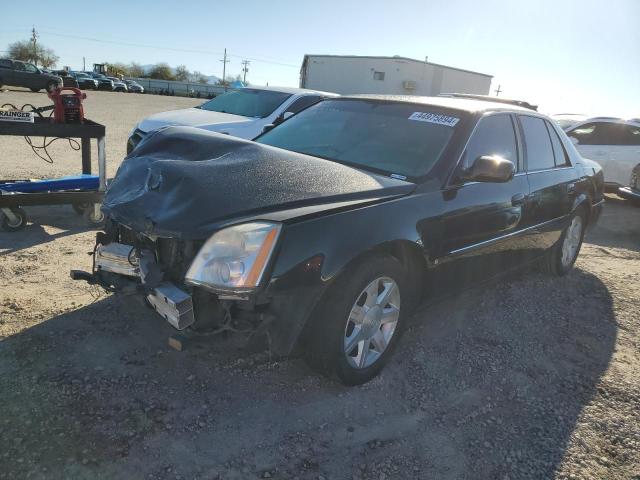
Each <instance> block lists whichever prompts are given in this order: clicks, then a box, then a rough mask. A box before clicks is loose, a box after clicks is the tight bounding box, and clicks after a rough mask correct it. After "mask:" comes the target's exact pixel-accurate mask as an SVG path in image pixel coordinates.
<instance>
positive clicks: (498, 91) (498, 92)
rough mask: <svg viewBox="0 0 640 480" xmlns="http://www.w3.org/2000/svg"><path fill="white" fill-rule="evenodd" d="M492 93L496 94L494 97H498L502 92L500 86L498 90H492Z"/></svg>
mask: <svg viewBox="0 0 640 480" xmlns="http://www.w3.org/2000/svg"><path fill="white" fill-rule="evenodd" d="M494 92H496V97H498V96H500V92H502V89H501V88H500V85H498V88H496V89H495V90H494Z"/></svg>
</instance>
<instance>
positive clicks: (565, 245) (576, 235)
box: [545, 208, 587, 277]
mask: <svg viewBox="0 0 640 480" xmlns="http://www.w3.org/2000/svg"><path fill="white" fill-rule="evenodd" d="M586 225H587V216H586V213H585V211H584V209H582V208H580V209H578V210H576V211H575V212H574V213H573V214H572V215H571V217H570V220H569V224H568V225H567V226H566V227H565V229H564V230H563V232H562V235H561V236H560V239H559V240H558V241H557V242H556V244H555V245H554V246H553V247H551V248H550V249H549V251H548V252H547V256H546V264H545V270H546V272H547V273H549V274H551V275H555V276H558V277H562V276H564V275H566V274H567V273H569V271H570V270H571V269H572V268H573V265H574V263H575V262H576V259H577V258H578V254H579V253H580V247H581V246H582V241H583V239H584V232H585V227H586Z"/></svg>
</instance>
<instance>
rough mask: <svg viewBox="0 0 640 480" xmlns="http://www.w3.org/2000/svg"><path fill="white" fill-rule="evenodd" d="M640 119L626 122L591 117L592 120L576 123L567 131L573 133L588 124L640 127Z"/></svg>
mask: <svg viewBox="0 0 640 480" xmlns="http://www.w3.org/2000/svg"><path fill="white" fill-rule="evenodd" d="M638 120H640V119H631V120H624V119H622V118H616V117H591V118H587V119H585V120H582V121H580V122H578V123H576V124H575V125H571V126H570V127H568V128H567V129H566V130H565V131H567V132H568V131H571V130H575V129H577V128H580V127H582V126H584V125H587V124H588V123H594V122H597V123H613V124H617V125H631V126H632V127H640V121H638Z"/></svg>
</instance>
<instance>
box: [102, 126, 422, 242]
mask: <svg viewBox="0 0 640 480" xmlns="http://www.w3.org/2000/svg"><path fill="white" fill-rule="evenodd" d="M414 188H415V185H414V184H412V183H409V182H405V181H402V180H397V179H393V178H389V177H386V176H381V175H376V174H373V173H368V172H364V171H362V170H358V169H355V168H351V167H348V166H345V165H341V164H339V163H335V162H332V161H329V160H323V159H320V158H316V157H311V156H308V155H303V154H300V153H295V152H290V151H287V150H282V149H279V148H275V147H270V146H267V145H261V144H258V143H255V142H252V141H249V140H242V139H239V138H235V137H230V136H228V135H222V134H218V133H213V132H208V131H205V130H201V129H197V128H191V127H166V128H163V129H160V130H157V131H155V132H153V133H152V134H151V135H148V136H147V137H146V138H145V139H144V140H143V141H142V142H141V143H140V144H139V145H138V146H137V148H136V149H135V150H134V151H133V152H132V153H131V155H129V156H128V157H127V158H126V159H125V161H124V162H123V163H122V165H121V166H120V168H119V170H118V173H117V175H116V177H115V179H114V180H113V181H112V182H111V184H110V185H109V188H108V190H107V193H106V195H105V198H104V202H103V210H104V212H105V213H106V214H107V215H109V216H110V217H111V218H113V219H114V220H115V221H117V222H119V223H122V224H124V225H127V226H129V227H131V228H133V229H134V230H136V231H139V232H145V233H148V234H154V235H158V236H169V237H178V238H188V239H201V238H206V237H207V236H208V235H209V234H211V232H212V231H214V230H215V229H216V228H218V227H219V225H221V224H223V223H228V222H229V221H230V220H233V219H234V218H242V217H247V216H251V215H253V216H256V215H257V216H259V215H262V214H264V215H266V214H268V213H269V212H274V211H279V210H285V209H295V208H299V207H305V206H309V205H320V204H332V203H336V202H349V201H355V200H367V199H379V198H383V197H391V196H398V195H403V194H408V193H410V192H411V191H413V189H414Z"/></svg>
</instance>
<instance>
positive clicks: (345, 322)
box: [305, 255, 414, 385]
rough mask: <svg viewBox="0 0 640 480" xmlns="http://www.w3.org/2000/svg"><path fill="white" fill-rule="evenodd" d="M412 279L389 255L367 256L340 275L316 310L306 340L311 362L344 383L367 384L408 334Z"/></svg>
mask: <svg viewBox="0 0 640 480" xmlns="http://www.w3.org/2000/svg"><path fill="white" fill-rule="evenodd" d="M407 278H408V276H407V273H406V271H405V269H404V268H403V267H402V265H401V264H400V263H399V262H398V261H397V260H396V259H394V258H392V257H390V256H386V255H385V256H381V257H368V258H366V259H365V260H363V261H360V262H358V263H357V264H356V265H354V266H353V267H352V268H351V269H349V270H348V271H347V272H345V273H344V274H342V275H341V276H340V277H339V278H338V279H337V280H336V281H335V283H334V284H333V285H332V286H331V287H330V289H329V290H328V291H327V293H326V294H325V295H324V297H323V299H322V300H321V303H320V304H319V305H318V306H317V308H316V310H315V312H314V314H313V316H312V319H311V321H312V322H313V323H312V324H311V325H310V328H309V331H308V335H307V336H306V339H307V340H306V342H305V345H306V355H305V357H306V360H307V363H308V364H309V365H310V366H311V367H312V368H313V369H314V370H317V371H319V372H320V373H322V374H325V375H328V376H334V377H337V378H338V379H339V380H340V381H341V382H342V383H344V384H345V385H359V384H362V383H365V382H368V381H369V380H371V379H372V378H374V377H375V376H376V375H378V373H379V372H380V371H381V370H382V368H383V367H384V365H385V364H386V363H387V361H388V360H389V358H390V356H391V354H392V352H393V350H394V348H395V345H396V344H397V342H398V339H399V337H400V336H401V334H402V331H403V330H404V327H405V324H406V321H407V317H408V313H409V312H408V310H409V308H408V306H410V305H412V304H413V303H414V302H412V299H410V298H409V297H410V292H411V289H410V288H409V285H408V284H407V283H408V280H407Z"/></svg>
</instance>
